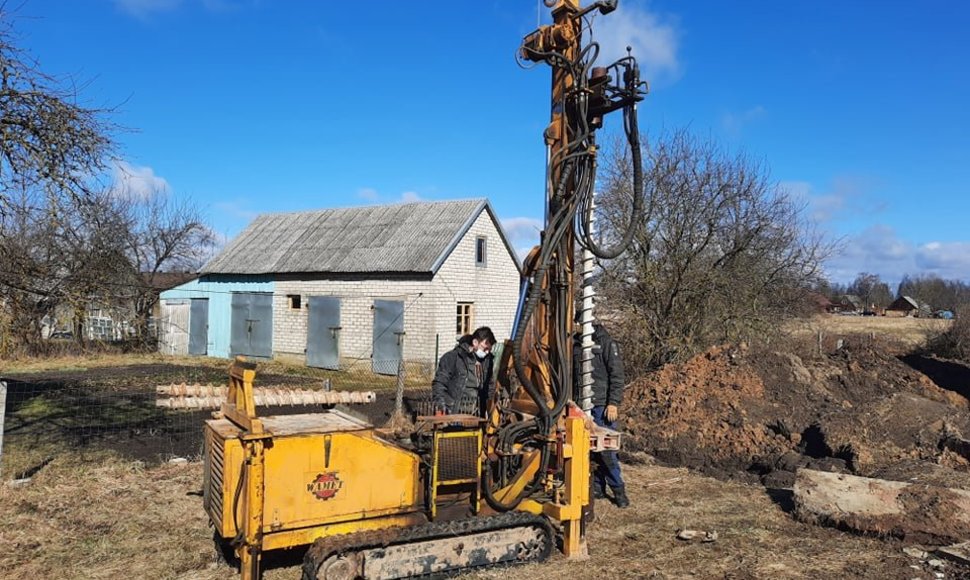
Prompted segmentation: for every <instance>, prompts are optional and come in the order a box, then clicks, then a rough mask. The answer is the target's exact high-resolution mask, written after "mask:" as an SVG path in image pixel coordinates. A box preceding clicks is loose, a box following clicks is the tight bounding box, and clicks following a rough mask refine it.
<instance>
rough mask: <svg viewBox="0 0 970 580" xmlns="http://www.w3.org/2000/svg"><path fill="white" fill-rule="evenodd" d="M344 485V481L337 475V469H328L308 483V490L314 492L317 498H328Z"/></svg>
mask: <svg viewBox="0 0 970 580" xmlns="http://www.w3.org/2000/svg"><path fill="white" fill-rule="evenodd" d="M343 485H344V482H342V481H340V478H339V477H337V472H336V471H328V472H327V473H321V474H319V475H317V476H316V478H314V480H313V481H311V482H310V483H308V484H307V486H306V490H307V493H312V494H313V495H314V497H316V498H317V499H322V500H328V499H330V498H332V497H333V496H335V495H337V492H338V491H340V488H341V487H343Z"/></svg>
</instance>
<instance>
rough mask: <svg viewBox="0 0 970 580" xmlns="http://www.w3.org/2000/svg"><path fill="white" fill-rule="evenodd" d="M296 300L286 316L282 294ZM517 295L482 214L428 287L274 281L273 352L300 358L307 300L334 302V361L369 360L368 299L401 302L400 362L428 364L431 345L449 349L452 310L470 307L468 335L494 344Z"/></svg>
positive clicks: (506, 330) (508, 263) (515, 274)
mask: <svg viewBox="0 0 970 580" xmlns="http://www.w3.org/2000/svg"><path fill="white" fill-rule="evenodd" d="M478 236H485V237H486V239H487V240H488V241H487V260H486V265H485V266H484V267H481V266H476V265H475V240H476V238H477V237H478ZM289 294H299V295H300V296H301V307H300V310H292V309H290V305H289V300H288V299H287V295H289ZM518 294H519V271H518V270H517V269H516V266H515V262H514V261H513V258H512V256H511V255H510V254H509V252H508V250H506V248H505V245H504V244H503V243H502V240H501V238H500V237H499V234H498V230H497V229H496V227H495V224H494V223H493V222H492V219H491V217H490V216H489V214H488V212H487V211H483V212H482V213H481V214H480V215H479V217H478V219H477V220H476V221H475V223H474V224H473V225H472V227H471V228H470V229H469V231H468V232H467V233H466V235H465V237H464V238H463V239H462V240H461V241H460V242H459V243H458V245H457V246H456V247H455V249H454V250H453V251H452V253H451V254H450V255H449V256H448V258H447V259H446V260H445V262H444V263H443V264H442V266H441V268H440V269H439V271H438V273H437V275H436V276H435V277H434V279H432V280H386V279H384V280H297V281H284V280H280V281H277V282H276V292H275V295H274V297H273V351H274V353H275V354H276V355H278V356H283V357H287V356H289V357H303V356H304V355H305V350H306V336H307V334H306V333H307V307H306V306H307V302H308V300H307V298H308V297H309V296H337V297H340V299H341V303H340V325H341V327H342V329H341V331H340V357H341V359H343V360H344V361H346V362H350V361H351V360H354V359H360V360H361V361H362V364H366V361H369V360H370V356H371V352H372V342H373V332H374V313H373V310H372V309H371V307H372V305H373V304H374V299H375V298H380V299H386V300H401V301H403V302H404V308H405V310H404V332H405V333H406V334H405V339H404V358H405V359H407V360H409V361H432V360H433V359H434V354H435V338H436V337H437V338H438V340H439V342H440V347H439V355H440V354H443V353H444V352H446V351H448V350H450V349H451V348H453V347H454V344H455V338H456V335H455V318H456V303H458V302H473V303H474V304H475V306H474V315H473V320H472V328H475V327H478V326H482V325H486V326H490V327H491V328H492V331H493V332H494V333H495V336H496V338H497V339H498V340H500V341H501V340H504V339H506V338H508V337H509V334H510V332H511V328H512V322H513V318H514V317H515V308H516V304H517V301H518Z"/></svg>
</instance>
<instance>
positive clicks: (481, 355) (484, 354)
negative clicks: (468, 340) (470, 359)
mask: <svg viewBox="0 0 970 580" xmlns="http://www.w3.org/2000/svg"><path fill="white" fill-rule="evenodd" d="M475 356H477V357H478V358H485V357H487V356H488V353H487V352H485V351H484V350H482V349H478V350H476V351H475Z"/></svg>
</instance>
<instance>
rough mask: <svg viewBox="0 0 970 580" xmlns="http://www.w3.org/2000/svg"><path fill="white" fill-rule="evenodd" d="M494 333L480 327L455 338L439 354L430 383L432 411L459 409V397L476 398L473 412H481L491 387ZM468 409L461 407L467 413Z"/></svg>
mask: <svg viewBox="0 0 970 580" xmlns="http://www.w3.org/2000/svg"><path fill="white" fill-rule="evenodd" d="M493 346H495V335H494V334H492V329H490V328H489V327H487V326H482V327H480V328H478V329H476V330H475V332H473V333H471V334H466V335H465V336H462V337H461V338H459V339H458V344H457V345H456V346H455V348H454V349H452V350H450V351H448V352H446V353H445V354H444V355H442V357H441V359H440V360H439V361H438V370H437V371H436V372H435V375H434V382H433V383H432V384H431V399H432V401H433V402H434V407H435V410H436V411H444V412H445V413H448V414H451V413H460V412H463V411H462V410H461V408H460V404H461V402H462V400H464V401H466V405H467V404H468V403H467V401H477V403H476V409H475V411H473V412H475V413H477V414H478V415H479V416H484V414H485V411H484V409H485V402H486V401H487V400H488V398H489V397H490V396H491V395H492V392H493V391H494V389H495V378H494V375H493V373H492V366H493V365H492V360H493V357H492V347H493ZM469 411H471V409H468V408H466V409H464V412H469Z"/></svg>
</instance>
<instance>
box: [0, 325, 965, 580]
mask: <svg viewBox="0 0 970 580" xmlns="http://www.w3.org/2000/svg"><path fill="white" fill-rule="evenodd" d="M858 319H859V320H863V319H862V318H861V317H858ZM836 322H838V323H839V324H841V319H837V320H836ZM867 322H868V321H867ZM923 322H925V321H923ZM825 323H826V321H824V320H823V321H821V322H815V323H813V324H816V325H819V324H825ZM904 323H906V322H905V321H904ZM860 324H861V323H860ZM907 324H909V323H907ZM910 326H912V324H910ZM910 330H912V329H910ZM907 332H908V331H907ZM817 336H818V334H817V332H816V333H814V334H811V333H802V334H800V335H799V334H797V333H796V335H795V339H796V340H793V341H791V342H790V343H784V344H773V345H770V347H768V346H759V347H747V346H744V345H741V346H736V345H734V346H732V345H725V346H722V347H717V348H714V349H711V350H710V351H708V352H706V353H702V354H701V355H698V356H697V357H695V358H694V359H691V360H689V361H688V362H686V363H684V364H682V365H671V366H669V367H666V368H664V369H661V370H660V371H658V372H656V373H653V374H652V375H650V376H648V377H646V378H645V379H643V380H641V381H638V382H637V383H635V384H633V385H630V386H629V388H628V391H627V395H626V397H625V404H624V407H623V418H624V422H625V423H624V425H625V426H624V431H625V432H626V434H627V435H626V439H625V443H624V447H625V451H624V453H623V458H624V461H625V463H626V464H625V466H624V474H625V477H626V479H627V482H628V486H629V495H630V496H631V499H632V500H633V507H632V508H630V509H628V510H618V509H616V508H615V507H613V506H612V505H610V504H608V503H606V502H598V503H597V506H596V510H597V516H598V519H597V521H596V522H594V523H593V524H592V525H591V527H590V529H589V545H590V558H589V559H588V560H587V561H584V562H574V561H566V560H564V559H563V558H562V557H561V556H554V557H553V558H552V560H551V561H549V562H547V563H544V564H541V565H531V566H527V567H522V568H517V569H515V570H514V572H513V571H508V570H491V571H482V572H478V573H475V574H470V575H468V576H467V577H469V578H504V577H507V576H509V575H511V576H512V577H533V578H561V577H563V576H571V577H575V578H597V579H598V578H890V579H893V578H899V579H909V578H934V577H935V573H936V572H940V571H941V570H938V569H937V570H934V569H931V568H930V567H929V565H928V564H927V563H926V562H925V561H923V560H920V559H917V558H914V557H911V556H908V555H906V554H905V553H904V552H903V551H902V550H903V548H904V547H910V546H911V544H912V543H913V541H914V540H912V539H911V538H910V539H907V538H906V536H905V533H895V534H894V537H888V538H868V537H860V536H858V535H853V534H850V533H846V532H843V531H838V530H835V529H829V528H823V527H819V526H814V525H810V524H806V523H801V522H799V521H797V520H796V519H795V518H794V517H792V515H791V513H790V510H791V508H792V500H791V490H790V488H791V484H792V481H793V479H794V472H795V470H796V469H798V468H800V467H811V468H815V469H823V470H827V471H841V472H845V473H854V474H858V475H866V476H873V477H883V478H888V479H897V480H901V481H920V482H925V483H936V484H940V485H945V486H952V487H962V488H965V489H970V460H968V459H967V458H966V457H964V456H962V455H960V454H959V453H957V452H954V451H952V450H949V449H947V448H946V446H945V445H944V442H945V441H947V440H948V438H952V437H968V436H970V416H968V409H970V405H968V397H970V368H968V367H967V366H965V365H962V364H960V363H957V362H954V361H946V360H940V359H936V358H933V357H930V356H926V355H925V354H920V353H918V352H913V345H914V344H916V343H917V342H907V341H906V340H897V338H896V337H893V336H890V335H887V334H886V333H882V334H880V333H875V332H874V331H869V332H865V333H863V334H842V333H840V331H838V330H832V328H830V327H826V330H825V331H824V332H823V340H822V344H821V346H820V345H819V344H818V342H817ZM806 337H807V338H806ZM924 339H925V336H924ZM912 340H914V341H915V339H912ZM125 363H131V364H125ZM225 373H226V361H217V360H212V359H174V360H173V359H162V358H160V357H154V356H149V357H131V358H112V359H109V360H97V359H96V360H72V361H67V362H64V361H62V362H61V363H60V364H57V363H49V362H42V361H37V362H29V363H26V364H21V365H20V366H19V367H17V368H11V367H9V366H8V367H7V368H6V369H3V370H0V377H4V378H5V380H8V381H9V382H10V394H9V395H8V411H7V416H6V422H7V426H6V429H5V434H6V435H5V449H4V457H3V462H2V464H0V465H2V466H3V470H4V471H3V478H4V479H5V480H9V479H11V478H12V477H21V476H31V479H30V481H29V483H27V484H26V485H22V486H16V487H12V486H10V485H7V484H4V485H0V577H4V578H6V577H11V578H25V577H36V578H48V577H61V578H119V577H134V578H141V577H156V578H198V579H206V580H217V579H230V578H235V577H237V576H236V572H235V571H234V570H232V569H231V568H229V567H228V566H227V565H225V564H223V563H220V561H219V560H218V559H217V556H216V551H215V549H214V547H213V544H212V531H211V528H210V527H209V526H208V522H207V520H206V516H205V514H204V513H203V511H202V506H201V503H202V498H201V492H200V489H201V479H202V478H201V465H200V463H199V462H198V454H199V448H200V447H199V443H200V442H199V434H200V432H201V425H202V421H203V420H204V419H205V418H206V417H207V413H205V412H200V413H184V412H183V413H171V412H162V411H159V410H158V409H156V408H155V407H154V404H153V400H154V396H155V395H154V387H155V386H156V385H159V384H170V383H182V382H185V383H201V384H223V383H224V382H225V377H226V374H225ZM324 378H327V375H326V374H325V373H324V372H322V371H316V370H314V369H306V368H301V367H291V366H287V365H282V364H279V363H269V364H266V365H261V367H260V371H259V374H258V378H257V384H258V385H291V386H308V387H311V388H312V387H314V386H315V385H319V384H321V382H322V380H323V379H324ZM345 384H347V385H348V386H349V388H354V385H356V384H357V383H354V382H350V383H345ZM374 384H376V385H377V387H376V388H377V390H378V391H379V393H378V402H377V403H375V404H373V405H367V406H361V407H356V411H357V412H359V413H362V414H365V415H367V416H368V417H369V418H370V419H371V420H372V421H373V422H375V423H376V424H382V423H383V422H384V421H386V419H387V418H388V417H389V416H390V413H391V410H392V409H393V392H392V391H391V390H389V388H390V386H391V385H392V383H374ZM408 386H409V389H408V391H407V393H406V395H407V400H406V403H407V404H414V403H415V401H417V400H419V399H421V398H422V397H425V396H426V394H427V391H426V389H421V388H418V387H419V386H420V385H418V384H416V383H409V384H408ZM338 388H339V387H338ZM78 402H89V403H92V404H94V403H93V402H96V403H97V405H99V407H98V408H100V409H101V411H99V413H98V414H97V415H96V416H95V419H94V420H92V419H90V418H84V417H82V415H81V414H78V413H77V410H76V409H75V408H72V407H70V405H72V404H76V403H78ZM294 411H295V412H305V411H306V410H305V408H302V407H300V408H293V409H288V408H284V409H280V408H275V409H274V410H273V412H274V413H277V412H294ZM173 456H180V457H186V458H188V459H189V462H188V463H186V464H170V463H167V460H168V459H170V458H171V457H173ZM680 529H694V530H701V531H714V532H717V540H716V541H714V542H711V543H700V542H696V541H695V542H686V541H682V540H678V539H676V534H677V532H678V530H680ZM903 532H905V531H903ZM301 558H302V555H301V554H300V553H299V552H298V551H294V552H290V553H285V554H276V555H274V556H272V557H270V558H269V559H268V567H269V569H268V571H267V574H266V578H267V580H276V579H284V578H298V577H299V570H298V565H299V562H300V560H301ZM942 573H944V574H945V577H946V578H970V570H966V569H962V568H958V567H956V566H955V565H953V564H946V565H945V566H944V568H943V569H942Z"/></svg>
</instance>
